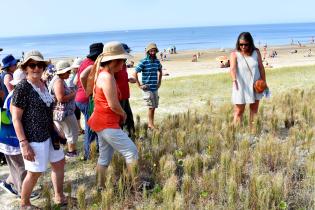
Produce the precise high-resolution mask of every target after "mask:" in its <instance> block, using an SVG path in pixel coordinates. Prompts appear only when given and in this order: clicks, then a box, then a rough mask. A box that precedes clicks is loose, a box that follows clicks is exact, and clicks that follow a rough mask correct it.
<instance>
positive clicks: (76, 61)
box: [71, 58, 83, 69]
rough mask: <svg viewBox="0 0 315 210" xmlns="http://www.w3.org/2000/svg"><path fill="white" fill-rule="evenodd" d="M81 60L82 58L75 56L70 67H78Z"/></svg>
mask: <svg viewBox="0 0 315 210" xmlns="http://www.w3.org/2000/svg"><path fill="white" fill-rule="evenodd" d="M82 61H83V58H76V59H74V61H73V63H72V65H71V68H72V69H74V68H79V67H80V65H81V63H82Z"/></svg>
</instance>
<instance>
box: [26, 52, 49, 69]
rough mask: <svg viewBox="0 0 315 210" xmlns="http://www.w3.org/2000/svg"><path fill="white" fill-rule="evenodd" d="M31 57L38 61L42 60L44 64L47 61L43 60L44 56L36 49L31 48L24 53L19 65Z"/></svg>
mask: <svg viewBox="0 0 315 210" xmlns="http://www.w3.org/2000/svg"><path fill="white" fill-rule="evenodd" d="M31 59H32V60H34V61H38V62H44V63H45V64H46V65H47V64H48V61H46V60H44V56H43V55H42V54H41V53H40V52H39V51H38V50H31V51H29V52H27V53H26V54H25V58H24V60H23V61H22V62H21V66H23V65H24V64H25V63H27V61H29V60H31Z"/></svg>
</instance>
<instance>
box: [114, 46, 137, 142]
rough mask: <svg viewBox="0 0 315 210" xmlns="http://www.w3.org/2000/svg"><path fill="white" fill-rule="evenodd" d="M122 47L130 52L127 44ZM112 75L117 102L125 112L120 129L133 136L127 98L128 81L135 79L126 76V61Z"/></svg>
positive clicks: (128, 96)
mask: <svg viewBox="0 0 315 210" xmlns="http://www.w3.org/2000/svg"><path fill="white" fill-rule="evenodd" d="M123 47H124V50H125V51H126V52H127V53H130V52H131V49H130V48H129V46H128V45H127V44H123ZM114 75H115V79H116V84H117V87H118V89H119V91H120V94H121V95H120V98H119V102H120V105H121V107H122V108H123V110H124V111H125V113H126V114H127V118H126V121H125V122H124V123H122V124H121V129H122V130H124V128H125V129H126V130H127V132H128V136H129V137H133V136H134V133H135V123H134V120H133V114H132V110H131V108H130V103H129V98H130V89H129V82H130V83H136V80H135V78H133V77H131V78H128V72H127V66H126V63H124V65H123V67H122V69H121V70H120V71H119V72H116V73H115V74H114Z"/></svg>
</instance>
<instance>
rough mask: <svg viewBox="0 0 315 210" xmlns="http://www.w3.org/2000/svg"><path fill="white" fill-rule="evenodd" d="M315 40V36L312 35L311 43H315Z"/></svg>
mask: <svg viewBox="0 0 315 210" xmlns="http://www.w3.org/2000/svg"><path fill="white" fill-rule="evenodd" d="M314 42H315V40H314V37H313V36H312V38H311V44H314Z"/></svg>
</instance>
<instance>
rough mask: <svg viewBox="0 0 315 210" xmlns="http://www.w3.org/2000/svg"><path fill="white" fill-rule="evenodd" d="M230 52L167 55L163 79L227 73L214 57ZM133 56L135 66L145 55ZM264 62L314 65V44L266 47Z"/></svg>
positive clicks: (285, 65) (228, 50)
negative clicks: (197, 56) (270, 55)
mask: <svg viewBox="0 0 315 210" xmlns="http://www.w3.org/2000/svg"><path fill="white" fill-rule="evenodd" d="M259 49H260V52H261V54H262V56H263V48H262V47H260V48H259ZM309 49H311V51H312V56H310V57H307V55H308V51H309ZM232 50H233V49H225V52H221V51H220V49H209V50H187V51H178V52H177V54H167V60H166V61H161V63H162V65H163V69H165V70H167V72H168V73H169V76H165V77H164V79H168V78H174V77H183V76H190V75H202V74H217V73H224V72H228V71H229V68H219V62H218V61H217V60H216V57H218V56H223V55H225V56H227V57H230V52H231V51H232ZM272 50H275V51H276V52H277V54H278V55H277V56H276V57H274V58H271V57H268V55H269V54H271V52H272ZM293 50H297V53H294V54H291V53H290V52H291V51H293ZM198 52H200V57H199V59H198V61H197V62H192V57H193V55H194V54H197V53H198ZM133 56H134V58H133V59H132V60H133V61H134V62H135V65H136V64H137V63H138V62H139V60H140V59H142V58H143V57H144V56H145V55H144V53H133ZM158 57H159V55H158ZM265 61H267V62H268V63H269V65H271V66H272V67H273V68H281V67H289V66H304V65H312V64H315V44H309V45H306V46H302V47H299V46H298V45H282V46H270V47H269V46H268V47H267V56H266V59H265ZM264 63H265V62H264ZM267 69H270V68H267ZM132 71H133V68H130V69H128V72H129V73H131V72H132Z"/></svg>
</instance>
